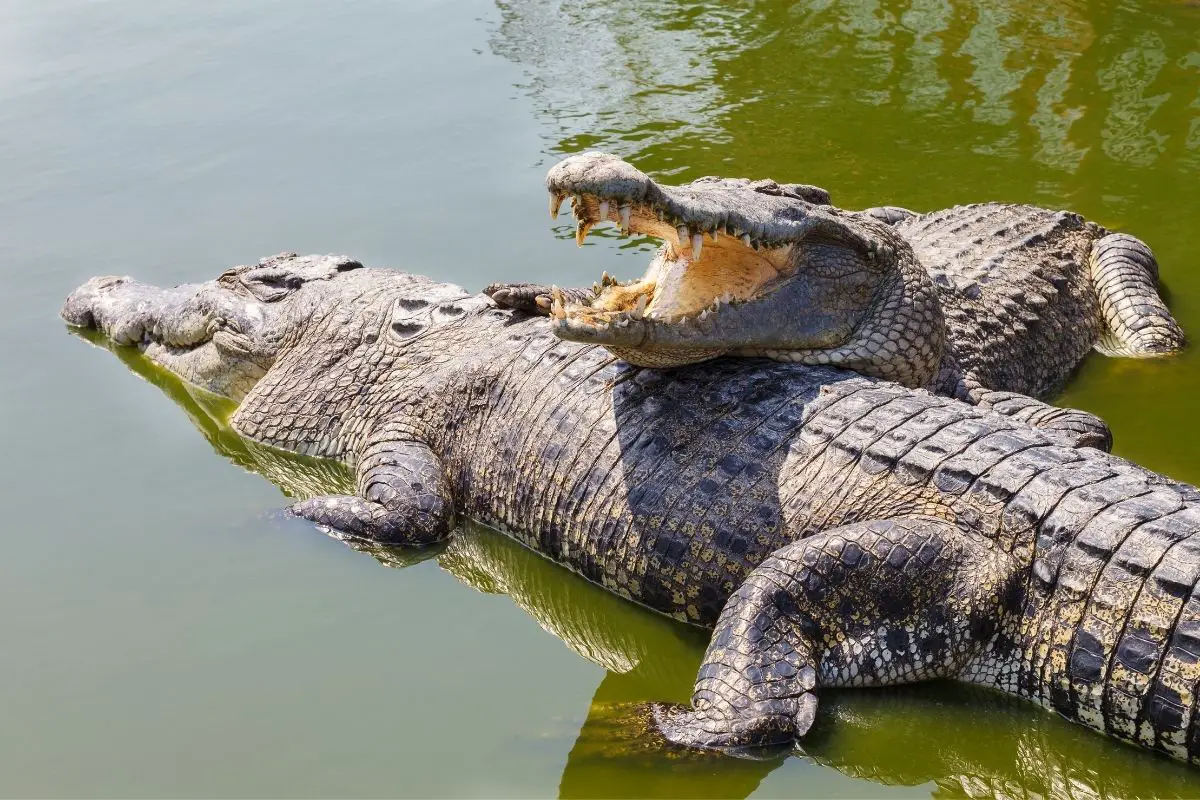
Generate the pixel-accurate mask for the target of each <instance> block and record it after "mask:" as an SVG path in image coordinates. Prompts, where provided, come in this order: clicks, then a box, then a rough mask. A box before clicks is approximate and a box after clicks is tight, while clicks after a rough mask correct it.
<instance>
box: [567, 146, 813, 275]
mask: <svg viewBox="0 0 1200 800" xmlns="http://www.w3.org/2000/svg"><path fill="white" fill-rule="evenodd" d="M546 188H547V190H548V191H549V193H550V213H551V216H557V214H558V211H559V209H560V207H561V206H562V203H563V201H564V200H565V199H566V198H567V197H570V198H571V202H572V207H573V210H574V212H575V216H576V220H577V227H576V239H577V241H579V242H580V243H582V242H583V239H584V238H585V237H586V236H587V232H588V230H590V229H591V228H592V227H593V226H594V225H596V224H597V223H599V222H613V223H615V224H617V225H618V226H620V228H621V230H622V231H624V232H632V233H641V234H646V235H651V236H654V237H656V238H658V239H661V240H662V241H663V242H665V243H666V244H667V246H668V247H671V248H672V250H673V251H674V252H675V253H680V252H683V251H686V250H688V249H689V248H690V249H691V251H692V254H693V258H694V260H699V258H698V257H697V256H699V255H700V254H701V253H702V250H703V244H704V236H706V235H707V236H709V237H711V238H712V239H713V240H716V239H717V237H718V236H726V237H729V238H731V239H734V240H737V241H739V242H740V243H741V244H742V245H743V246H745V247H747V248H750V249H752V250H755V251H757V250H761V249H777V248H782V247H788V246H790V245H791V244H792V243H794V242H795V241H797V240H798V239H799V238H801V237H802V236H803V234H804V230H805V227H804V220H805V217H806V216H807V213H808V212H809V211H810V210H811V209H812V208H813V206H815V205H821V204H827V203H828V198H829V195H828V193H827V192H825V191H824V190H823V189H819V188H817V187H812V186H800V185H787V186H781V185H779V184H777V183H775V182H774V181H750V180H748V179H744V178H738V179H721V178H701V179H699V180H697V181H693V182H692V183H690V184H686V185H683V186H668V185H662V184H658V183H655V182H654V181H653V180H652V179H651V178H650V177H649V176H647V175H646V174H645V173H643V172H641V171H640V170H638V169H637V168H636V167H634V166H632V165H631V164H628V163H626V162H625V161H622V160H621V159H620V158H617V157H616V156H613V155H608V154H606V153H598V152H590V153H583V154H581V155H576V156H571V157H569V158H566V159H563V160H562V161H560V162H559V163H557V164H555V165H554V166H553V167H552V168H551V169H550V172H549V173H548V174H547V175H546ZM814 200H815V201H817V202H813V201H814Z"/></svg>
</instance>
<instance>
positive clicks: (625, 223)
mask: <svg viewBox="0 0 1200 800" xmlns="http://www.w3.org/2000/svg"><path fill="white" fill-rule="evenodd" d="M620 212H621V230H623V231H624V232H625V233H629V217H630V215H631V214H632V213H633V208H632V206H630V205H629V204H628V203H626V204H625V205H623V206H621V208H620Z"/></svg>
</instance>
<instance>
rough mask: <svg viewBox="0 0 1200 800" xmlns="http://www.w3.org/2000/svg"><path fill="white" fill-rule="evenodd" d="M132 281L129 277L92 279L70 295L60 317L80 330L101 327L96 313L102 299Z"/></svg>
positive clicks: (107, 276)
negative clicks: (114, 289) (116, 288)
mask: <svg viewBox="0 0 1200 800" xmlns="http://www.w3.org/2000/svg"><path fill="white" fill-rule="evenodd" d="M130 280H131V279H130V278H128V277H118V276H116V275H103V276H100V277H97V278H92V279H91V280H89V281H88V282H87V283H85V284H83V285H82V286H80V287H79V288H78V289H76V290H75V291H73V292H71V294H70V295H68V297H67V300H66V302H65V303H63V307H62V310H61V311H60V312H59V316H61V317H62V318H63V321H64V322H66V323H67V324H68V325H76V326H78V327H80V328H96V327H99V324H98V322H97V320H96V311H97V306H98V304H99V303H100V300H101V298H102V297H103V296H104V295H105V294H107V293H108V292H110V291H112V290H113V288H115V287H117V286H120V285H122V284H124V283H128V282H129V281H130Z"/></svg>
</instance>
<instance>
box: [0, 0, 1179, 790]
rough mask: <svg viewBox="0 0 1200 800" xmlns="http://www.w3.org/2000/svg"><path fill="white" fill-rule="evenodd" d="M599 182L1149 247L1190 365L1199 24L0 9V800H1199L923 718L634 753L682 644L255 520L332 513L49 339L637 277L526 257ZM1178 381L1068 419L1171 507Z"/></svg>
mask: <svg viewBox="0 0 1200 800" xmlns="http://www.w3.org/2000/svg"><path fill="white" fill-rule="evenodd" d="M585 147H602V148H604V149H608V150H611V151H613V152H616V153H618V154H620V155H622V156H624V157H626V158H629V159H631V160H633V161H634V162H635V163H637V164H638V166H640V167H642V168H643V169H645V170H647V171H650V172H652V173H654V174H656V175H658V176H660V177H664V178H668V179H671V180H690V179H692V178H695V177H699V176H701V175H706V174H727V175H746V176H752V177H761V176H771V177H775V178H778V179H781V180H790V181H803V182H809V183H817V184H820V185H823V186H825V187H827V188H829V189H830V190H831V191H832V192H833V195H834V199H835V202H837V203H838V204H840V205H843V206H847V207H852V208H853V207H863V206H868V205H877V204H881V203H893V204H899V205H905V206H908V207H911V208H915V209H934V208H940V207H944V206H947V205H951V204H954V203H958V202H970V201H980V200H1007V201H1024V202H1033V203H1039V204H1043V205H1049V206H1055V207H1070V208H1072V209H1075V210H1077V211H1080V212H1082V213H1084V214H1085V215H1087V216H1088V217H1089V218H1091V219H1094V220H1096V221H1098V222H1101V223H1104V224H1106V225H1110V226H1114V227H1121V228H1123V229H1125V230H1128V231H1131V232H1133V233H1135V234H1137V235H1138V236H1140V237H1142V238H1144V239H1145V240H1146V241H1148V242H1150V243H1151V245H1152V246H1153V247H1154V249H1155V251H1156V253H1157V254H1158V256H1159V259H1160V262H1161V264H1162V272H1163V275H1164V277H1165V279H1166V282H1167V284H1168V287H1169V290H1170V295H1171V303H1172V306H1173V307H1174V309H1175V310H1176V313H1177V314H1178V316H1179V318H1180V319H1181V321H1182V322H1183V324H1184V326H1185V327H1186V328H1187V329H1189V330H1190V331H1191V332H1192V333H1193V335H1194V336H1197V337H1200V270H1198V269H1197V267H1198V266H1200V263H1198V261H1200V255H1197V244H1198V243H1200V238H1198V234H1197V233H1196V220H1197V218H1198V216H1200V192H1198V190H1197V186H1198V185H1200V7H1197V5H1196V4H1195V3H1188V2H1169V3H1167V2H1164V3H1148V4H1142V5H1140V6H1139V5H1135V4H1128V3H1127V4H1120V3H1114V2H1098V3H1083V2H1072V1H1070V0H1066V1H1062V2H1055V0H1044V1H1043V2H1039V3H1014V2H1005V1H1003V0H992V1H991V2H982V3H975V4H972V3H957V2H947V1H945V0H912V2H905V3H884V4H880V3H876V2H870V0H865V1H864V2H857V3H855V2H836V0H829V1H828V2H808V3H805V2H799V3H794V4H789V3H785V2H756V3H752V2H745V3H723V2H721V3H719V2H716V0H712V2H669V1H667V0H655V1H654V2H650V0H609V1H608V2H604V3H596V4H584V3H567V2H551V1H550V0H528V1H523V0H507V1H505V0H500V1H498V2H494V3H488V2H483V0H469V1H467V2H460V3H436V2H431V1H418V0H404V2H381V1H375V2H369V1H363V2H346V3H316V2H299V1H298V0H275V1H274V2H268V1H267V0H262V1H260V2H244V0H224V2H208V3H192V4H183V3H159V2H151V1H150V0H124V2H120V3H116V2H84V1H83V0H75V1H74V2H69V1H68V0H55V1H54V2H50V0H8V2H5V3H0V178H2V180H3V184H2V185H3V191H0V274H2V275H3V284H2V286H3V291H2V292H0V333H2V335H3V343H4V359H5V360H4V362H3V377H2V378H0V411H2V412H3V413H2V414H0V435H2V437H3V438H2V439H0V442H2V443H3V445H4V450H5V454H6V456H7V458H5V459H4V460H3V462H0V486H3V487H4V492H3V495H2V497H3V499H4V512H5V513H4V517H3V522H0V529H2V530H3V531H4V536H3V537H2V538H0V543H2V546H3V548H4V552H3V555H2V557H0V593H3V601H2V603H0V640H2V641H3V655H2V656H0V719H2V723H0V794H8V795H123V796H130V795H192V796H195V795H242V796H245V795H272V796H282V795H311V796H317V795H331V794H333V795H418V794H419V795H430V794H433V795H464V794H465V795H521V796H525V795H540V796H547V795H550V796H553V795H562V796H607V795H668V796H672V795H673V796H702V795H711V796H736V797H742V796H747V795H754V796H759V797H771V796H795V795H806V796H822V797H824V796H839V795H841V796H862V795H874V794H879V795H902V794H904V795H913V796H929V795H930V794H935V795H937V796H947V795H949V796H955V795H960V794H964V793H965V794H971V795H985V796H986V795H989V794H992V793H999V794H1001V795H1004V796H1020V795H1022V794H1023V793H1033V794H1057V795H1064V794H1073V795H1077V796H1094V795H1095V794H1099V795H1103V796H1115V797H1119V796H1136V795H1142V796H1147V795H1160V796H1161V795H1168V796H1169V795H1191V796H1197V795H1200V773H1195V772H1192V771H1189V770H1188V769H1186V768H1183V767H1179V766H1177V765H1175V764H1173V763H1171V762H1167V761H1165V760H1162V759H1158V758H1155V757H1151V756H1148V755H1146V754H1144V753H1141V752H1139V751H1136V750H1134V749H1132V748H1127V747H1122V746H1119V745H1115V744H1112V743H1110V742H1108V741H1106V740H1105V739H1103V738H1102V737H1099V736H1096V735H1093V734H1090V733H1088V732H1087V731H1084V730H1082V729H1079V728H1076V727H1074V726H1071V725H1068V724H1066V723H1063V722H1061V721H1059V720H1057V719H1056V718H1053V717H1051V716H1049V715H1047V714H1044V713H1041V712H1038V711H1036V710H1033V709H1031V708H1028V707H1026V706H1024V705H1022V704H1019V703H1007V702H1003V701H1002V700H1001V699H999V698H997V697H995V696H993V695H990V694H986V693H985V694H979V693H974V692H970V691H966V690H962V689H958V688H956V687H953V686H945V685H941V686H928V687H920V688H916V689H909V690H904V691H875V692H858V693H828V694H827V695H826V696H825V697H824V698H823V700H822V702H823V709H825V711H824V713H823V715H822V717H821V720H820V722H819V723H818V727H817V729H816V731H815V733H814V735H813V736H812V737H811V738H810V740H809V741H808V742H806V746H805V752H804V753H794V754H790V755H786V754H780V755H778V756H776V757H774V758H771V759H767V760H763V761H743V760H732V759H727V758H693V757H690V756H686V755H680V754H679V753H670V752H663V751H660V750H657V749H654V748H648V747H646V746H645V745H644V742H643V738H641V737H640V736H639V731H640V728H639V724H640V723H639V722H638V719H637V717H636V713H635V711H636V709H637V708H638V705H637V704H638V703H641V702H642V701H646V700H683V699H685V698H686V696H687V694H688V692H689V689H690V686H691V682H692V677H693V674H694V671H695V669H696V666H697V664H698V660H699V658H700V656H701V653H702V649H703V643H704V640H703V636H701V635H698V634H697V632H695V631H692V630H690V629H687V628H683V627H680V626H677V625H675V624H673V623H670V622H668V621H666V620H663V619H659V618H657V617H655V616H653V615H650V614H647V613H645V612H642V611H640V610H637V609H634V608H632V607H630V606H629V605H627V604H625V603H622V602H621V601H618V600H616V599H614V598H612V597H610V596H608V595H606V594H605V593H604V592H602V591H600V590H598V589H595V588H594V587H591V586H589V585H587V584H584V583H582V582H581V581H579V580H577V579H575V578H573V577H571V576H569V575H566V574H564V573H563V572H562V571H561V570H559V569H557V568H556V567H554V566H553V565H551V564H549V563H547V562H544V561H542V560H541V559H539V558H537V557H536V556H532V555H530V554H528V553H526V552H524V551H522V550H520V549H519V548H516V547H515V546H513V545H512V544H510V543H509V542H508V541H507V540H506V539H504V538H503V537H501V536H499V535H498V534H494V533H491V532H488V531H486V530H481V529H475V528H472V529H470V530H468V531H465V532H464V534H463V535H462V536H461V537H459V538H457V539H456V540H455V541H453V542H452V543H451V544H450V545H449V546H448V547H447V548H446V549H444V550H443V551H441V552H438V553H433V554H425V555H428V556H430V557H429V558H428V559H426V560H419V559H416V558H415V557H414V556H413V555H412V554H405V553H402V552H399V553H397V552H377V553H374V554H365V553H362V552H356V551H354V550H351V549H349V548H347V547H345V546H344V545H343V544H340V543H338V542H336V541H334V540H332V539H329V538H327V537H324V536H322V535H320V534H319V533H316V532H315V531H313V530H312V529H311V528H310V527H309V526H307V525H305V524H302V523H299V522H296V521H281V520H279V519H277V518H275V517H273V516H272V511H273V510H275V509H278V508H280V507H282V506H283V505H284V504H285V503H286V502H287V500H286V497H285V495H284V494H283V493H282V492H281V490H280V488H279V487H277V486H276V485H275V484H273V483H271V482H270V481H268V480H264V479H263V478H262V477H259V476H257V475H256V474H253V472H251V470H253V471H258V472H261V473H264V474H266V475H267V476H269V477H271V478H273V479H274V480H275V481H276V482H278V483H279V484H280V485H281V486H282V487H283V488H284V489H286V490H288V491H293V492H295V491H299V492H302V491H304V490H305V488H304V487H306V486H310V485H312V482H313V481H318V482H322V483H325V484H326V485H335V484H336V483H337V482H338V481H340V480H343V479H344V476H341V475H339V474H338V473H337V472H336V471H329V470H327V469H326V468H325V467H324V466H323V465H319V464H313V463H301V462H289V461H283V462H281V461H279V460H278V459H273V458H272V457H271V456H270V454H264V453H263V452H262V451H261V450H258V449H255V448H254V447H253V446H251V445H249V444H247V443H245V442H242V441H240V440H239V439H238V438H237V437H236V436H235V435H234V434H232V433H231V432H230V431H229V430H228V429H227V428H225V427H224V425H223V421H222V420H223V415H224V414H225V413H226V412H227V411H228V409H227V408H224V407H223V406H222V405H221V404H220V403H214V402H212V400H211V399H206V398H203V397H197V396H194V395H192V394H190V393H188V392H187V391H186V389H185V388H184V387H182V386H180V385H179V384H177V383H175V382H173V381H171V380H169V379H167V378H165V377H164V376H162V375H161V374H158V373H156V372H153V371H151V370H149V369H148V368H147V367H146V365H145V364H143V363H141V362H140V361H139V360H138V359H137V358H136V357H130V356H129V355H128V354H127V353H120V354H118V355H120V356H121V357H122V358H123V360H125V361H127V362H128V363H127V366H128V367H129V368H128V369H127V368H126V366H122V363H121V361H119V360H118V359H117V358H114V357H113V356H112V355H110V354H109V353H108V352H106V351H104V350H103V349H97V348H93V347H89V346H88V344H87V342H86V341H85V340H82V339H80V338H79V337H75V336H70V335H68V334H67V333H66V332H65V330H64V329H63V326H62V325H61V324H60V323H59V322H58V321H57V318H56V311H57V308H58V305H59V303H60V302H61V299H62V297H63V296H64V295H65V294H66V293H67V292H68V291H69V290H70V289H71V288H73V287H74V286H75V285H76V284H77V283H79V282H81V281H82V280H84V279H85V278H87V277H89V276H91V275H94V274H105V273H110V274H111V273H122V274H124V273H128V274H133V275H136V276H137V277H139V278H142V279H145V280H148V281H152V282H155V283H160V284H163V283H165V284H170V283H176V282H181V281H184V280H195V279H203V278H208V277H212V276H214V275H215V274H216V273H217V272H218V271H219V270H221V269H223V268H225V267H227V266H230V265H233V264H239V263H247V262H249V261H252V260H254V259H257V258H258V257H260V256H263V255H267V254H270V253H273V252H277V251H280V250H284V249H290V250H298V251H302V252H330V251H334V252H345V253H348V254H350V255H353V256H354V257H356V258H359V259H361V260H363V261H365V262H367V263H369V264H376V265H390V266H397V267H404V268H406V269H410V270H413V271H419V272H424V273H428V274H431V275H434V276H437V277H439V278H444V279H447V280H452V281H456V282H459V283H462V284H464V285H466V286H469V287H472V288H478V287H480V286H481V285H483V284H484V283H486V282H488V281H489V280H492V279H496V278H501V277H504V278H524V279H540V280H553V281H555V282H558V283H561V284H571V283H581V282H590V281H591V280H592V279H593V278H594V277H595V276H596V275H598V274H599V273H600V271H601V270H603V269H608V270H610V271H613V272H616V273H620V274H624V275H626V276H628V275H630V274H632V273H634V272H636V271H640V269H641V267H642V266H643V264H644V261H645V258H646V255H645V246H644V245H643V244H639V243H636V242H633V243H630V242H623V241H621V240H618V239H616V238H613V237H612V236H611V234H605V232H604V231H601V232H599V234H596V235H593V238H592V239H591V240H590V242H589V245H588V246H587V247H585V248H583V249H582V251H578V250H576V248H575V247H574V246H573V245H571V244H568V243H567V242H564V241H561V239H562V238H564V237H565V236H566V235H567V228H566V227H561V228H557V229H556V228H553V227H552V226H551V225H550V224H549V223H548V222H547V221H546V218H545V197H544V194H543V190H542V187H541V178H542V175H543V174H544V172H545V169H546V167H547V166H548V165H549V164H550V163H552V162H553V160H555V159H556V158H557V157H558V156H559V155H560V154H562V153H566V152H573V151H575V150H578V149H581V148H585ZM560 225H564V226H565V225H566V221H564V222H563V223H560ZM555 234H557V238H556V236H555ZM601 234H603V235H601ZM1197 358H1198V356H1197V355H1196V352H1195V351H1194V350H1193V351H1192V352H1189V353H1187V354H1185V355H1184V356H1182V357H1180V358H1176V359H1172V360H1169V361H1162V362H1132V361H1112V360H1106V359H1104V358H1102V357H1099V356H1094V357H1092V358H1091V359H1089V361H1088V362H1087V363H1086V364H1085V365H1084V367H1083V369H1082V371H1081V373H1080V374H1079V375H1078V376H1077V378H1076V379H1075V381H1074V382H1073V383H1072V385H1071V387H1070V389H1069V391H1068V393H1067V395H1066V397H1064V398H1063V400H1064V402H1069V403H1071V404H1074V405H1078V406H1081V407H1084V408H1087V409H1089V410H1091V411H1094V412H1097V413H1099V414H1101V415H1103V416H1104V417H1106V418H1107V419H1108V420H1109V421H1110V422H1111V424H1112V426H1113V428H1114V429H1115V431H1116V435H1117V451H1118V452H1119V453H1120V454H1121V455H1125V456H1128V457H1131V458H1134V459H1136V460H1138V461H1140V462H1142V463H1144V464H1145V465H1147V466H1149V467H1151V468H1154V469H1157V470H1161V471H1164V472H1167V473H1168V474H1171V475H1173V476H1175V477H1177V478H1181V479H1185V480H1189V481H1192V482H1197V481H1200V456H1198V455H1197V452H1198V448H1197V445H1198V444H1200V428H1198V426H1197V417H1196V414H1195V412H1194V405H1195V398H1196V397H1197V396H1198V390H1200V370H1198V369H1197ZM131 370H132V371H131ZM135 374H137V375H142V376H143V377H145V378H148V380H139V379H138V378H137V377H135ZM172 401H174V402H172ZM381 564H382V565H385V566H386V567H396V568H395V569H389V568H385V566H381ZM400 567H403V569H400ZM631 709H632V710H631Z"/></svg>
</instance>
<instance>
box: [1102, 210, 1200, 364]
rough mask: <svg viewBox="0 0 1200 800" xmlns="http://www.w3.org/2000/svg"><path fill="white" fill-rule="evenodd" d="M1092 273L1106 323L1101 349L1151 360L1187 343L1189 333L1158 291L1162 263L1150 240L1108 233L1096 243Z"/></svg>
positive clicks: (1112, 353) (1119, 354) (1114, 355)
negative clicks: (1151, 246)
mask: <svg viewBox="0 0 1200 800" xmlns="http://www.w3.org/2000/svg"><path fill="white" fill-rule="evenodd" d="M1091 273H1092V283H1093V285H1094V286H1095V287H1096V294H1097V295H1099V299H1100V311H1101V313H1102V315H1103V317H1104V324H1105V332H1104V333H1103V335H1102V336H1101V337H1100V341H1098V342H1097V343H1096V345H1095V347H1096V349H1097V350H1098V351H1100V352H1101V353H1103V354H1104V355H1106V356H1113V357H1119V356H1125V357H1130V358H1149V357H1153V356H1163V355H1169V354H1170V353H1174V352H1176V351H1178V350H1180V349H1181V348H1182V347H1183V344H1184V336H1183V331H1182V330H1181V329H1180V327H1179V323H1177V322H1176V321H1175V318H1174V317H1172V316H1171V312H1170V311H1168V310H1167V306H1166V304H1165V303H1163V301H1162V298H1161V297H1159V295H1158V262H1157V261H1155V259H1154V253H1152V252H1151V251H1150V248H1149V247H1147V246H1146V245H1145V243H1143V242H1142V241H1141V240H1140V239H1136V238H1134V237H1133V236H1130V235H1129V234H1126V233H1110V234H1108V235H1107V236H1105V237H1103V238H1102V239H1100V240H1099V241H1097V242H1096V243H1095V244H1094V245H1093V246H1092V253H1091Z"/></svg>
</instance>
